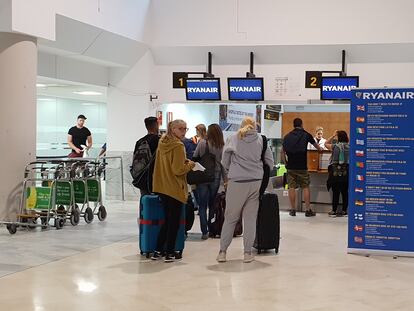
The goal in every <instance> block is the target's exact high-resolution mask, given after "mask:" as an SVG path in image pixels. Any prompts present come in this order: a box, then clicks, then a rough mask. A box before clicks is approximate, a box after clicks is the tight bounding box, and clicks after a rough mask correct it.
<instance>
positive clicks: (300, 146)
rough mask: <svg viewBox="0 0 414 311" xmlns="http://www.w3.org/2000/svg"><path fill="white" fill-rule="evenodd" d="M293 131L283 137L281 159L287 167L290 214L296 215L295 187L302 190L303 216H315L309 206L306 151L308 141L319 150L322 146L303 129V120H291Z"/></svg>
mask: <svg viewBox="0 0 414 311" xmlns="http://www.w3.org/2000/svg"><path fill="white" fill-rule="evenodd" d="M293 127H294V129H293V131H291V132H289V133H288V134H287V135H286V136H285V137H284V138H283V148H282V161H283V162H285V163H286V164H287V165H286V168H287V180H288V186H289V201H290V206H291V210H290V212H289V215H290V216H296V209H295V207H296V191H295V189H296V188H298V187H299V188H301V189H302V190H303V197H304V199H305V205H306V211H305V216H306V217H311V216H315V215H316V213H315V212H314V211H312V210H311V208H310V191H309V184H310V177H309V172H308V163H307V151H308V143H310V144H311V145H312V146H314V147H315V148H316V149H317V150H319V151H321V150H322V148H321V147H320V146H319V145H318V144H317V143H316V141H315V139H314V138H313V137H312V135H311V134H309V133H308V132H306V131H305V130H304V129H303V122H302V120H301V119H299V118H296V119H295V120H293Z"/></svg>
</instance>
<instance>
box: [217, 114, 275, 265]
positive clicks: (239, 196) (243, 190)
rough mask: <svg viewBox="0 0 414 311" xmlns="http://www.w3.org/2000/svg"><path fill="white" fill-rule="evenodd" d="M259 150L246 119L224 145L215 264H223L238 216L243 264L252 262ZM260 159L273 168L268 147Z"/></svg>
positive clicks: (258, 141) (249, 120)
mask: <svg viewBox="0 0 414 311" xmlns="http://www.w3.org/2000/svg"><path fill="white" fill-rule="evenodd" d="M262 150H263V139H262V137H261V135H260V134H258V133H257V131H256V122H255V121H254V120H253V119H252V118H250V117H247V118H245V119H244V120H243V121H242V124H241V127H240V130H239V131H238V133H237V134H235V135H233V136H231V137H229V138H228V139H227V141H226V144H225V146H224V149H223V157H222V162H221V163H222V165H223V167H224V169H225V170H226V172H228V185H227V193H226V211H225V216H224V224H223V228H222V231H221V239H220V252H219V254H218V256H217V261H218V262H225V261H226V251H227V248H228V247H229V245H230V243H231V241H232V239H233V233H234V228H235V226H236V223H237V222H238V220H239V219H240V216H242V217H243V242H244V262H251V261H253V260H254V256H253V255H252V248H253V243H254V239H255V236H256V219H257V212H258V209H259V189H260V185H261V182H262V178H263V163H262V160H261V154H262ZM264 160H265V163H266V164H267V165H269V167H270V168H272V167H273V164H274V162H273V156H272V153H271V151H270V148H269V147H267V149H266V152H265V157H264Z"/></svg>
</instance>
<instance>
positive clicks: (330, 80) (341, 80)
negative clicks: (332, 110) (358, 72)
mask: <svg viewBox="0 0 414 311" xmlns="http://www.w3.org/2000/svg"><path fill="white" fill-rule="evenodd" d="M358 86H359V77H322V82H321V99H323V100H341V99H343V100H350V99H351V91H352V90H353V89H355V88H357V87H358Z"/></svg>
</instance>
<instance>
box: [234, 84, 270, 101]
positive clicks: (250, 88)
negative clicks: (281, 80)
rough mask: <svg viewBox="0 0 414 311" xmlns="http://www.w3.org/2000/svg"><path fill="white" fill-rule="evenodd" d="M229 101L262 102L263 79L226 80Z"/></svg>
mask: <svg viewBox="0 0 414 311" xmlns="http://www.w3.org/2000/svg"><path fill="white" fill-rule="evenodd" d="M227 82H228V92H229V100H252V101H259V100H264V89H263V78H228V79H227Z"/></svg>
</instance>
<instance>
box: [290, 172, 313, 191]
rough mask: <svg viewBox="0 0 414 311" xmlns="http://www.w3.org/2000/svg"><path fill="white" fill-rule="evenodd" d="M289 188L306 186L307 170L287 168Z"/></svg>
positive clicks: (308, 179)
mask: <svg viewBox="0 0 414 311" xmlns="http://www.w3.org/2000/svg"><path fill="white" fill-rule="evenodd" d="M287 182H288V186H289V189H296V188H308V187H309V184H310V177H309V173H308V171H307V170H289V169H288V170H287Z"/></svg>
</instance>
